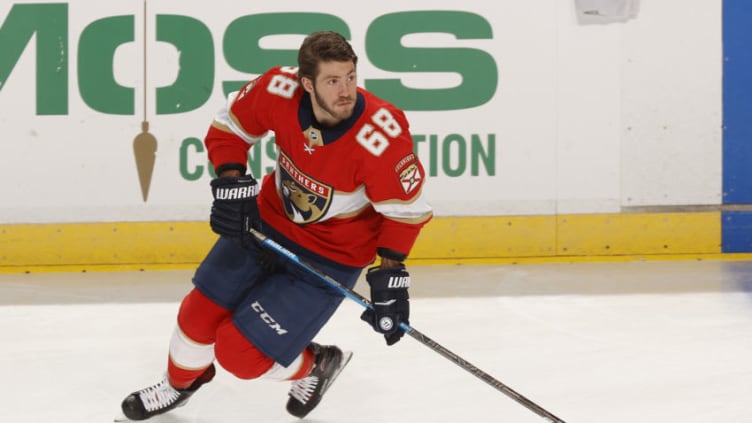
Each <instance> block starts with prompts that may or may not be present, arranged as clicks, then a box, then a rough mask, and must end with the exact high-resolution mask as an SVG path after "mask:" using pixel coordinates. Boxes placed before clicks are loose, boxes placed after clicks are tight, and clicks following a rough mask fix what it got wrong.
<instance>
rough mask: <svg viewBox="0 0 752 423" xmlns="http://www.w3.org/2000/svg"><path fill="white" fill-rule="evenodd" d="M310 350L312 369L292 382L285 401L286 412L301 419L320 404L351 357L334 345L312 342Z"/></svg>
mask: <svg viewBox="0 0 752 423" xmlns="http://www.w3.org/2000/svg"><path fill="white" fill-rule="evenodd" d="M310 348H311V350H312V351H313V354H314V362H313V369H312V370H311V373H310V374H309V375H308V376H306V377H304V378H302V379H299V380H295V381H293V383H292V388H290V394H289V395H290V399H289V400H288V401H287V412H288V413H290V414H292V415H293V416H295V417H300V418H301V419H302V418H303V417H305V416H306V415H307V414H308V413H310V412H311V411H312V410H313V409H314V408H316V406H317V405H318V404H319V402H321V398H322V397H323V396H324V393H326V391H327V390H328V389H329V387H330V386H332V383H334V380H335V379H336V378H337V376H339V373H340V372H341V371H342V369H344V368H345V366H346V365H347V363H348V362H349V361H350V358H351V357H352V353H351V352H349V351H347V352H344V353H343V352H342V350H340V349H339V348H337V347H335V346H334V345H319V344H316V343H315V342H312V343H311V346H310Z"/></svg>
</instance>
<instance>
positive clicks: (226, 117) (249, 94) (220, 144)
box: [204, 68, 297, 168]
mask: <svg viewBox="0 0 752 423" xmlns="http://www.w3.org/2000/svg"><path fill="white" fill-rule="evenodd" d="M278 75H280V68H272V69H270V70H269V71H268V72H266V73H265V74H263V75H261V76H259V77H258V78H256V79H254V80H253V81H250V82H248V83H247V84H245V85H244V86H243V87H242V88H241V89H240V91H236V92H232V93H230V94H229V95H228V96H227V103H226V104H225V106H224V107H222V109H220V110H219V112H217V114H216V116H215V117H214V121H213V122H212V125H211V127H210V128H209V131H208V132H207V134H206V137H205V139H204V144H205V145H206V148H207V151H208V155H209V160H210V161H211V163H212V164H213V165H214V167H215V168H219V167H220V166H222V165H225V164H228V163H239V164H242V165H245V163H246V161H247V155H248V149H249V148H250V147H251V146H252V145H253V144H255V143H256V142H258V141H259V140H260V139H261V138H262V137H263V136H264V135H265V134H266V133H267V132H268V131H269V130H270V129H271V127H272V120H271V113H270V110H272V109H273V106H271V102H273V101H275V98H279V96H272V95H270V94H269V89H268V87H269V86H270V85H273V84H275V83H278V82H276V81H277V80H279V79H282V78H284V77H280V76H278ZM287 80H289V81H291V83H293V84H297V82H295V79H294V78H293V77H287ZM290 86H292V85H290ZM295 87H297V85H294V87H293V89H294V88H295Z"/></svg>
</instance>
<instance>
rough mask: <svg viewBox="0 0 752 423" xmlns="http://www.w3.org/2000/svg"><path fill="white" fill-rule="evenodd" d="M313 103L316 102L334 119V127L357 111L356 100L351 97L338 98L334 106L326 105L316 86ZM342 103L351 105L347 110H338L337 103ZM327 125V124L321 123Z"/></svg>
mask: <svg viewBox="0 0 752 423" xmlns="http://www.w3.org/2000/svg"><path fill="white" fill-rule="evenodd" d="M313 101H315V102H316V104H317V105H318V106H319V108H321V109H322V110H323V111H325V112H326V113H327V114H328V115H329V116H331V117H332V119H333V120H334V121H335V122H334V123H332V125H336V124H338V123H340V122H342V121H343V120H345V119H347V118H349V117H350V116H352V114H353V110H354V109H355V99H353V98H351V97H338V98H337V100H335V101H334V102H333V104H331V105H329V104H326V102H325V101H324V100H323V99H322V98H321V96H319V93H318V91H317V90H316V86H315V85H314V87H313ZM341 101H348V102H350V104H349V105H348V106H347V107H346V108H342V107H340V108H339V109H337V108H336V103H339V102H341ZM320 123H325V122H320Z"/></svg>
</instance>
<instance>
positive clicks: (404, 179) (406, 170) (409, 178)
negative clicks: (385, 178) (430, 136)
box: [394, 153, 423, 194]
mask: <svg viewBox="0 0 752 423" xmlns="http://www.w3.org/2000/svg"><path fill="white" fill-rule="evenodd" d="M394 172H395V173H397V174H398V175H399V180H400V184H402V189H403V190H404V191H405V194H410V193H411V192H412V191H413V190H414V189H415V188H417V187H419V186H420V183H421V182H422V181H423V174H422V173H421V171H420V166H418V158H417V157H416V156H415V153H410V154H408V155H407V156H405V157H403V158H402V159H400V161H399V162H397V164H396V165H395V166H394Z"/></svg>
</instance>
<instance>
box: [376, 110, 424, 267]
mask: <svg viewBox="0 0 752 423" xmlns="http://www.w3.org/2000/svg"><path fill="white" fill-rule="evenodd" d="M382 110H387V112H388V113H385V112H383V111H382ZM374 116H377V119H375V121H376V122H381V123H382V124H383V128H382V133H383V134H384V135H386V138H385V139H386V140H387V141H388V143H387V144H388V146H387V147H386V148H384V150H383V151H382V152H381V154H380V155H378V156H376V157H375V159H371V160H369V162H370V164H371V166H368V167H367V170H366V171H367V175H365V179H366V181H367V182H366V192H367V195H368V198H369V199H370V200H371V203H372V204H373V207H374V209H375V210H376V211H377V212H378V213H380V214H381V215H382V217H383V219H382V223H381V228H380V231H379V235H378V240H377V247H378V249H379V254H380V255H381V256H385V257H388V258H392V259H397V260H400V261H401V260H404V259H405V258H406V257H407V256H408V254H409V253H410V250H411V249H412V247H413V245H414V244H415V241H416V239H417V237H418V234H419V233H420V230H421V228H422V227H423V226H424V225H425V224H426V223H428V221H429V220H430V219H431V218H432V216H433V209H432V208H431V206H430V205H429V204H428V202H427V201H426V197H425V195H424V193H423V186H424V184H425V172H424V170H423V165H422V164H421V162H420V160H419V158H418V156H417V154H415V153H414V152H413V141H412V137H411V135H410V133H409V126H408V122H407V119H406V118H405V116H404V113H403V112H402V111H401V110H399V109H397V108H394V107H389V108H382V109H379V111H377V112H376V114H375V115H374ZM378 125H379V124H378V123H377V124H376V126H378ZM389 255H391V257H389Z"/></svg>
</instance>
